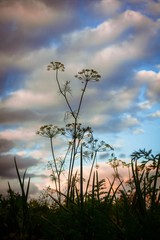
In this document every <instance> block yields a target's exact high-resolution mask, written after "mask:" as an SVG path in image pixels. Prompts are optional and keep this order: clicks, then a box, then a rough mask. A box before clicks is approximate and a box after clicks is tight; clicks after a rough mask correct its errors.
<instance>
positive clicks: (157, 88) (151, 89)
mask: <svg viewBox="0 0 160 240" xmlns="http://www.w3.org/2000/svg"><path fill="white" fill-rule="evenodd" d="M136 78H137V80H138V82H140V83H141V84H147V93H146V96H147V97H148V99H149V100H150V101H152V102H155V101H156V100H158V101H159V95H160V72H158V73H156V72H154V71H152V70H150V71H149V70H141V71H139V72H138V73H137V74H136Z"/></svg>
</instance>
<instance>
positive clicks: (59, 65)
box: [47, 62, 65, 72]
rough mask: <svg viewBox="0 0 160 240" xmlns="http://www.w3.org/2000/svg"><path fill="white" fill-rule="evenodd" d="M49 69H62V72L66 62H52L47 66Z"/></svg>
mask: <svg viewBox="0 0 160 240" xmlns="http://www.w3.org/2000/svg"><path fill="white" fill-rule="evenodd" d="M47 70H48V71H50V70H60V71H62V72H64V70H65V67H64V64H62V63H61V62H50V64H49V65H48V66H47Z"/></svg>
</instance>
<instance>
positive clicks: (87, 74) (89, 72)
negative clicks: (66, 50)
mask: <svg viewBox="0 0 160 240" xmlns="http://www.w3.org/2000/svg"><path fill="white" fill-rule="evenodd" d="M75 77H76V78H78V79H79V80H80V81H82V82H86V81H87V82H89V81H96V82H98V81H99V79H100V78H101V75H99V74H98V72H97V71H95V70H93V69H83V70H82V71H81V72H78V74H77V75H75Z"/></svg>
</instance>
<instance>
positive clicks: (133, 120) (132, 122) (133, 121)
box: [122, 114, 140, 128]
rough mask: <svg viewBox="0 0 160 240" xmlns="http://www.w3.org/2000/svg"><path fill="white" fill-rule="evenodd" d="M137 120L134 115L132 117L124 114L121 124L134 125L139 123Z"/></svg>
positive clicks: (128, 126)
mask: <svg viewBox="0 0 160 240" xmlns="http://www.w3.org/2000/svg"><path fill="white" fill-rule="evenodd" d="M139 123H140V122H139V120H138V119H137V118H135V117H132V116H131V115H129V114H125V115H124V117H122V126H125V127H127V128H130V127H134V126H136V125H139Z"/></svg>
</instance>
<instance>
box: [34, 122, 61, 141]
mask: <svg viewBox="0 0 160 240" xmlns="http://www.w3.org/2000/svg"><path fill="white" fill-rule="evenodd" d="M37 134H38V135H40V136H42V137H48V138H54V137H56V136H57V135H58V134H61V135H64V134H65V132H64V128H59V127H57V126H53V125H52V124H49V125H44V126H41V127H40V129H39V131H37Z"/></svg>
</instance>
